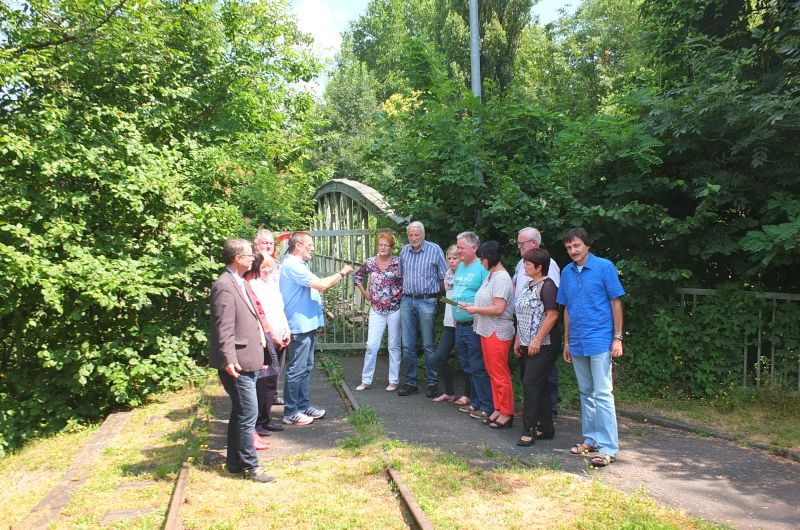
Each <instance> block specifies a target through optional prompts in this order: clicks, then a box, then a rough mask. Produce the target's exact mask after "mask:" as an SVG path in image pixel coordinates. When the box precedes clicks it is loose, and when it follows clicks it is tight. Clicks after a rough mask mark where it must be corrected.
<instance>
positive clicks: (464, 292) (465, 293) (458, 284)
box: [453, 259, 489, 322]
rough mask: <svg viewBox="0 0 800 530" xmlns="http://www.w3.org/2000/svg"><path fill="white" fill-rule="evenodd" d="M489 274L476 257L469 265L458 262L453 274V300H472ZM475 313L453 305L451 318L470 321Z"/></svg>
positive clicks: (458, 320) (457, 320)
mask: <svg viewBox="0 0 800 530" xmlns="http://www.w3.org/2000/svg"><path fill="white" fill-rule="evenodd" d="M487 276H489V271H487V270H486V269H485V268H484V267H483V265H481V260H479V259H476V260H475V261H473V262H472V264H471V265H464V263H463V262H461V263H459V264H458V268H457V269H456V273H455V275H454V276H453V300H455V301H456V302H470V303H472V302H474V301H475V293H476V292H478V289H480V288H481V285H482V284H483V280H485V279H486V277H487ZM474 318H475V315H470V314H469V313H467V312H466V311H464V310H463V309H459V308H458V307H453V320H455V321H456V322H472V320H473V319H474Z"/></svg>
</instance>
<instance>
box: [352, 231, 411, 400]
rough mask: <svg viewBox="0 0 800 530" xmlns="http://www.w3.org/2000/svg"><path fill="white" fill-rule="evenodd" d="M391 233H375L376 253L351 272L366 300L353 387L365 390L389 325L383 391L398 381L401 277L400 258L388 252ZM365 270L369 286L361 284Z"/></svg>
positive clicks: (391, 241)
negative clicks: (363, 345)
mask: <svg viewBox="0 0 800 530" xmlns="http://www.w3.org/2000/svg"><path fill="white" fill-rule="evenodd" d="M393 248H394V237H393V236H392V235H391V234H381V235H379V236H378V255H377V256H373V257H371V258H368V259H367V261H365V262H364V264H363V265H362V266H361V268H360V269H358V272H356V273H355V275H354V276H353V282H355V284H356V287H358V290H359V291H361V294H362V295H363V296H364V298H365V299H367V300H368V301H369V303H370V310H369V332H368V334H367V351H366V352H365V353H364V369H363V370H362V371H361V384H360V385H358V386H357V387H356V390H366V389H367V388H369V387H370V386H371V385H372V376H373V375H374V373H375V361H376V359H377V357H378V350H379V349H380V347H381V341H382V340H383V331H384V330H385V329H386V328H387V326H388V328H389V386H387V387H386V391H387V392H391V391H393V390H397V383H398V382H399V381H400V354H401V353H400V352H401V349H400V336H401V335H400V311H399V310H400V302H401V301H402V299H403V279H402V278H400V277H399V276H398V273H399V269H400V259H399V258H397V257H396V256H393V255H392V249H393ZM367 274H369V290H367V289H365V288H364V280H365V276H366V275H367Z"/></svg>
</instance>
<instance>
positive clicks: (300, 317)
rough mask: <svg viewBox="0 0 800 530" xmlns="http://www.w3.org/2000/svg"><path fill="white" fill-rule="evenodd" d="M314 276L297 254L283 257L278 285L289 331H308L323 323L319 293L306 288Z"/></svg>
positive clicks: (319, 326)
mask: <svg viewBox="0 0 800 530" xmlns="http://www.w3.org/2000/svg"><path fill="white" fill-rule="evenodd" d="M316 277H317V276H316V275H315V274H314V273H312V272H311V271H310V270H309V269H308V263H306V262H305V261H303V260H302V259H300V258H299V257H297V256H295V255H293V254H289V255H287V256H286V258H285V259H284V260H283V266H282V267H281V277H280V283H279V285H280V289H281V296H282V297H283V309H284V312H285V313H286V320H287V321H288V322H289V330H290V331H291V332H292V333H294V334H298V333H308V332H309V331H314V330H316V329H318V328H321V327H322V326H324V325H325V316H324V315H323V313H322V296H320V293H319V291H317V290H316V289H312V288H311V287H309V285H310V284H311V282H312V281H314V279H316Z"/></svg>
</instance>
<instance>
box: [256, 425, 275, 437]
mask: <svg viewBox="0 0 800 530" xmlns="http://www.w3.org/2000/svg"><path fill="white" fill-rule="evenodd" d="M256 434H258V435H259V436H272V433H271V432H269V430H267V429H265V428H264V427H262V426H261V425H257V426H256Z"/></svg>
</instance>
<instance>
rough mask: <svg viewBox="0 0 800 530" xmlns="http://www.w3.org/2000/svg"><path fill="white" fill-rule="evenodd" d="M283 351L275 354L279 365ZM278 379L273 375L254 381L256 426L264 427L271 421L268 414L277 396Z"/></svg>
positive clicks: (283, 349) (284, 349)
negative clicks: (256, 399) (256, 398)
mask: <svg viewBox="0 0 800 530" xmlns="http://www.w3.org/2000/svg"><path fill="white" fill-rule="evenodd" d="M284 351H286V348H281V349H280V350H278V351H277V352H276V353H277V355H278V363H279V364H280V363H283V352H284ZM278 377H279V374H274V375H268V376H266V377H259V378H258V379H256V395H257V396H258V419H257V420H256V426H260V427H266V426H267V425H269V423H270V422H271V421H272V418H270V413H271V412H272V403H273V402H274V401H275V396H276V395H278Z"/></svg>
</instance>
